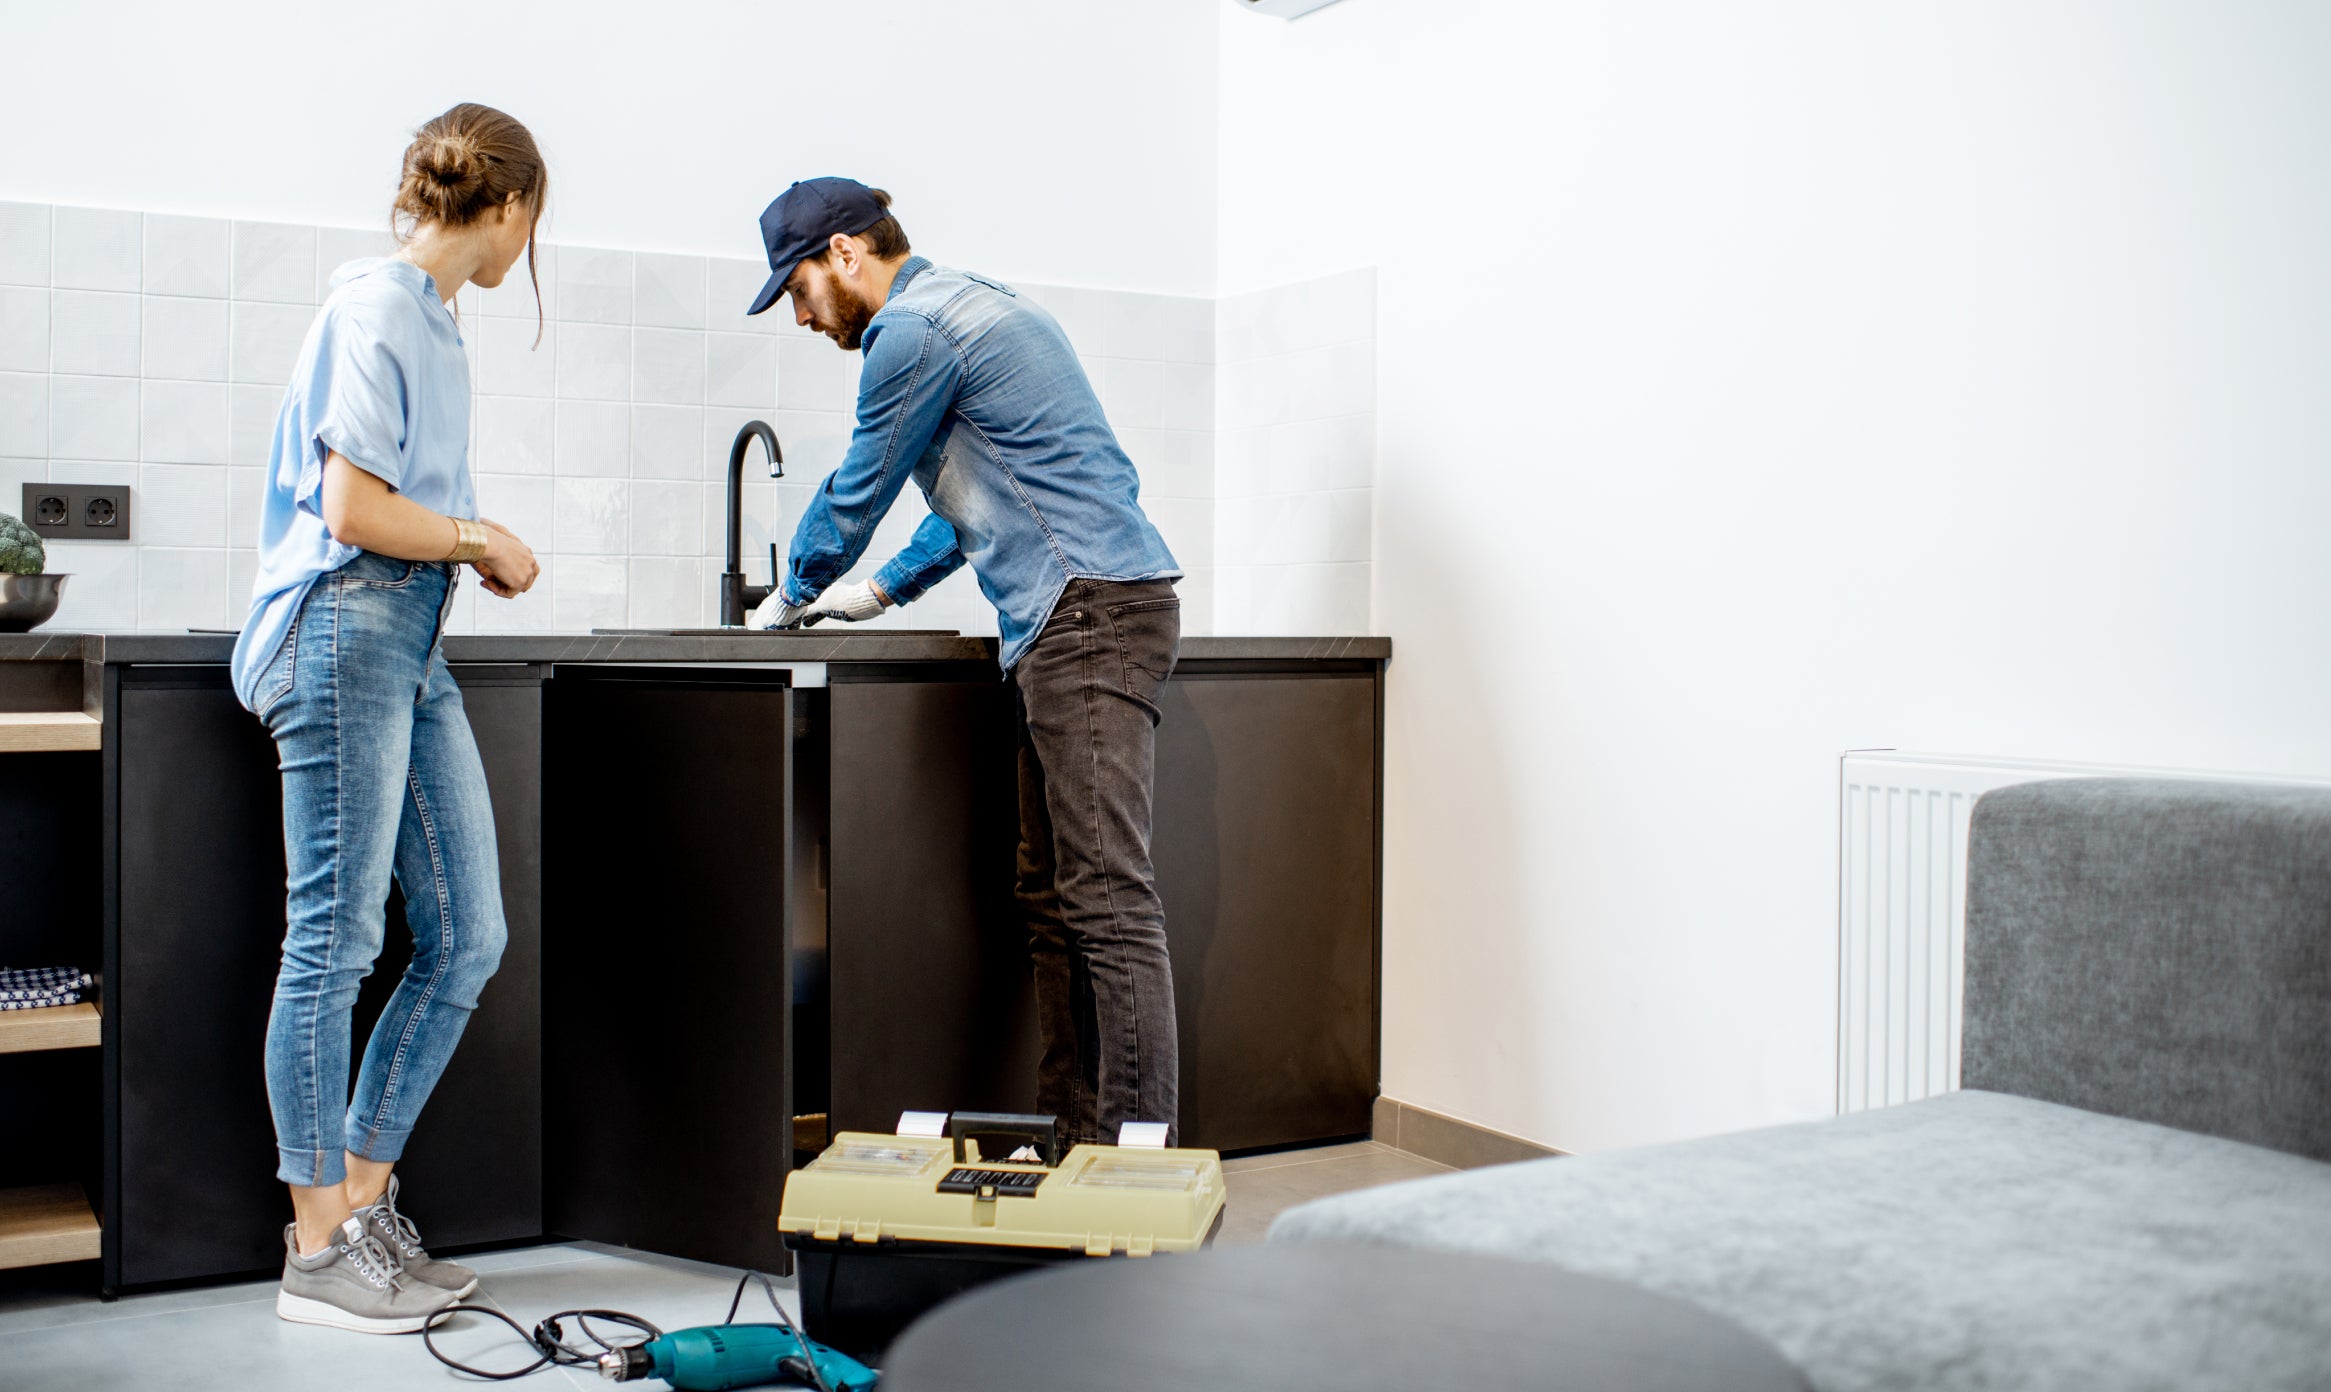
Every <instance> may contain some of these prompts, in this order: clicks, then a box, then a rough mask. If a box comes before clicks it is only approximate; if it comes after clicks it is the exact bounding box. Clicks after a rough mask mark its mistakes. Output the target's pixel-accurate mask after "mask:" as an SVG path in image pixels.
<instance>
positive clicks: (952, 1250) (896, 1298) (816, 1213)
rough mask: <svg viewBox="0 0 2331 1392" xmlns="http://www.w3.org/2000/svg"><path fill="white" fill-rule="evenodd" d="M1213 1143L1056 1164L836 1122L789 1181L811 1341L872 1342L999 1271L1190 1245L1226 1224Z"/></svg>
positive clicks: (1095, 1150)
mask: <svg viewBox="0 0 2331 1392" xmlns="http://www.w3.org/2000/svg"><path fill="white" fill-rule="evenodd" d="M1223 1199H1224V1191H1223V1182H1222V1158H1221V1157H1220V1156H1219V1155H1217V1154H1216V1153H1215V1152H1213V1151H1211V1150H1142V1149H1125V1148H1121V1147H1118V1146H1096V1145H1080V1146H1077V1147H1075V1148H1074V1149H1072V1150H1070V1151H1069V1153H1068V1154H1067V1156H1066V1157H1064V1158H1063V1159H1062V1160H1061V1162H1060V1163H1059V1164H1058V1165H1049V1166H1048V1165H1045V1164H1042V1163H1037V1162H1030V1161H1011V1160H992V1161H991V1160H987V1159H983V1158H982V1157H981V1156H980V1154H979V1147H978V1143H977V1142H976V1141H974V1140H968V1139H967V1140H963V1141H960V1142H958V1141H953V1140H949V1139H947V1138H945V1137H937V1136H932V1137H923V1136H882V1135H874V1134H870V1133H866V1132H858V1131H845V1132H843V1133H842V1134H841V1135H839V1136H837V1137H835V1138H834V1142H833V1144H832V1145H830V1146H828V1147H827V1148H826V1150H825V1153H824V1154H822V1155H820V1156H818V1158H817V1159H815V1160H813V1161H811V1162H810V1163H809V1164H808V1165H807V1166H805V1167H803V1168H802V1169H799V1170H796V1171H794V1172H793V1173H792V1174H791V1175H789V1176H788V1177H787V1178H786V1181H785V1198H784V1202H783V1205H782V1206H781V1208H780V1211H779V1215H778V1219H777V1226H778V1230H779V1231H780V1232H781V1233H782V1234H783V1236H784V1242H785V1245H786V1247H788V1248H789V1249H791V1250H792V1251H793V1252H794V1253H795V1255H796V1256H797V1258H798V1259H799V1262H800V1277H801V1302H802V1322H803V1325H804V1327H805V1328H806V1329H807V1330H808V1332H809V1334H810V1336H811V1337H813V1338H816V1339H820V1340H823V1341H824V1342H826V1343H828V1344H831V1345H833V1346H834V1347H836V1348H842V1349H848V1350H851V1351H853V1352H858V1351H864V1352H874V1351H879V1350H880V1349H881V1348H882V1347H883V1346H884V1345H886V1344H888V1343H889V1342H890V1340H891V1338H892V1337H894V1336H895V1335H896V1334H897V1333H898V1332H899V1330H901V1329H903V1328H905V1327H906V1325H907V1324H908V1323H910V1322H911V1321H912V1320H913V1319H914V1317H915V1316H916V1315H919V1314H921V1313H922V1312H923V1311H924V1310H926V1309H928V1308H930V1307H931V1306H933V1305H936V1304H938V1303H939V1302H940V1301H942V1300H945V1299H947V1298H948V1297H949V1296H952V1295H955V1294H957V1293H958V1292H960V1291H964V1290H968V1289H970V1288H971V1287H973V1286H977V1285H981V1284H983V1283H985V1282H987V1281H992V1280H995V1279H997V1278H999V1277H1003V1276H1009V1275H1013V1274H1016V1273H1018V1272H1022V1271H1026V1270H1029V1269H1031V1268H1034V1267H1038V1266H1044V1265H1049V1264H1052V1263H1055V1262H1062V1261H1081V1260H1084V1259H1086V1258H1091V1257H1108V1256H1127V1257H1147V1256H1152V1255H1155V1254H1158V1253H1172V1252H1194V1251H1196V1250H1198V1249H1199V1248H1201V1247H1204V1246H1205V1245H1207V1244H1208V1243H1210V1242H1212V1241H1213V1240H1214V1234H1215V1232H1216V1231H1217V1230H1218V1229H1219V1228H1220V1227H1221V1226H1222V1210H1223Z"/></svg>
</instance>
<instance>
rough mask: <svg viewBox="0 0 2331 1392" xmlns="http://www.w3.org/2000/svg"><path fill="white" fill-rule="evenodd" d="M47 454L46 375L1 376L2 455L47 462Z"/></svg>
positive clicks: (0, 450) (47, 386) (0, 453)
mask: <svg viewBox="0 0 2331 1392" xmlns="http://www.w3.org/2000/svg"><path fill="white" fill-rule="evenodd" d="M48 453H49V379H48V376H47V374H46V373H41V374H37V375H36V374H34V373H29V372H0V455H9V456H13V457H16V458H19V459H30V458H40V459H46V458H47V457H48Z"/></svg>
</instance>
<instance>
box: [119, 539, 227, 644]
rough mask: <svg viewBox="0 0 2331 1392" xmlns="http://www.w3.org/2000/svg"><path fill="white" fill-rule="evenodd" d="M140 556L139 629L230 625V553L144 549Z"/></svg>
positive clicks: (199, 549) (208, 549) (205, 550)
mask: <svg viewBox="0 0 2331 1392" xmlns="http://www.w3.org/2000/svg"><path fill="white" fill-rule="evenodd" d="M137 551H138V622H137V626H138V627H139V628H221V627H225V626H227V625H228V623H229V619H228V615H227V610H228V607H229V606H228V603H227V553H226V551H225V550H224V549H223V548H218V547H207V548H193V547H184V548H181V547H175V546H147V545H142V544H141V545H140V546H139V547H138V548H137ZM234 607H235V608H238V609H239V608H241V607H242V606H241V605H239V604H238V605H236V606H234ZM233 622H234V623H235V624H237V625H240V624H241V622H242V616H241V615H240V614H237V615H235V616H234V619H233Z"/></svg>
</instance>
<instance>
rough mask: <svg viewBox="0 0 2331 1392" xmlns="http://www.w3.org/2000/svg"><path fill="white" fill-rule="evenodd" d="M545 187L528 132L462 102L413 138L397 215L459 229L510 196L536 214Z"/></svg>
mask: <svg viewBox="0 0 2331 1392" xmlns="http://www.w3.org/2000/svg"><path fill="white" fill-rule="evenodd" d="M545 182H546V181H545V180H544V177H543V169H542V155H541V153H540V152H539V151H537V150H536V149H535V146H534V137H533V136H532V135H530V134H528V133H527V130H526V127H524V126H522V125H520V124H518V122H517V121H515V120H513V119H512V118H511V117H509V116H507V115H505V114H503V113H502V112H499V111H496V110H494V109H493V108H492V107H490V106H480V105H478V104H477V103H475V102H464V103H462V104H461V105H460V106H457V107H454V108H453V109H452V110H450V111H447V112H446V113H445V114H444V115H442V116H439V117H438V118H437V119H435V120H433V121H431V122H429V123H428V124H427V125H425V126H423V127H421V129H419V130H418V131H415V132H414V133H413V143H412V144H411V145H408V146H406V147H405V169H404V177H403V178H402V179H401V180H399V181H398V186H397V212H398V213H399V214H400V215H401V216H403V217H405V218H409V219H411V220H412V221H414V222H416V223H419V222H440V223H445V224H447V225H449V226H456V227H458V226H460V225H462V224H464V223H468V222H474V221H476V220H477V219H478V218H479V217H480V216H482V215H483V214H484V213H486V212H487V211H488V210H489V209H492V208H498V207H500V206H501V205H502V204H503V203H505V202H507V201H508V200H509V198H510V196H511V195H512V194H517V195H518V196H520V197H522V198H525V199H527V200H528V201H529V202H530V203H532V204H534V206H535V208H536V210H537V211H538V212H539V211H540V208H541V198H542V192H543V186H544V183H545Z"/></svg>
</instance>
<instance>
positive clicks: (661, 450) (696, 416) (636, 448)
mask: <svg viewBox="0 0 2331 1392" xmlns="http://www.w3.org/2000/svg"><path fill="white" fill-rule="evenodd" d="M704 453H705V448H704V408H703V407H701V406H657V405H640V406H634V407H632V408H631V474H632V477H634V478H655V479H690V480H698V479H701V478H702V477H703V476H704Z"/></svg>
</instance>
